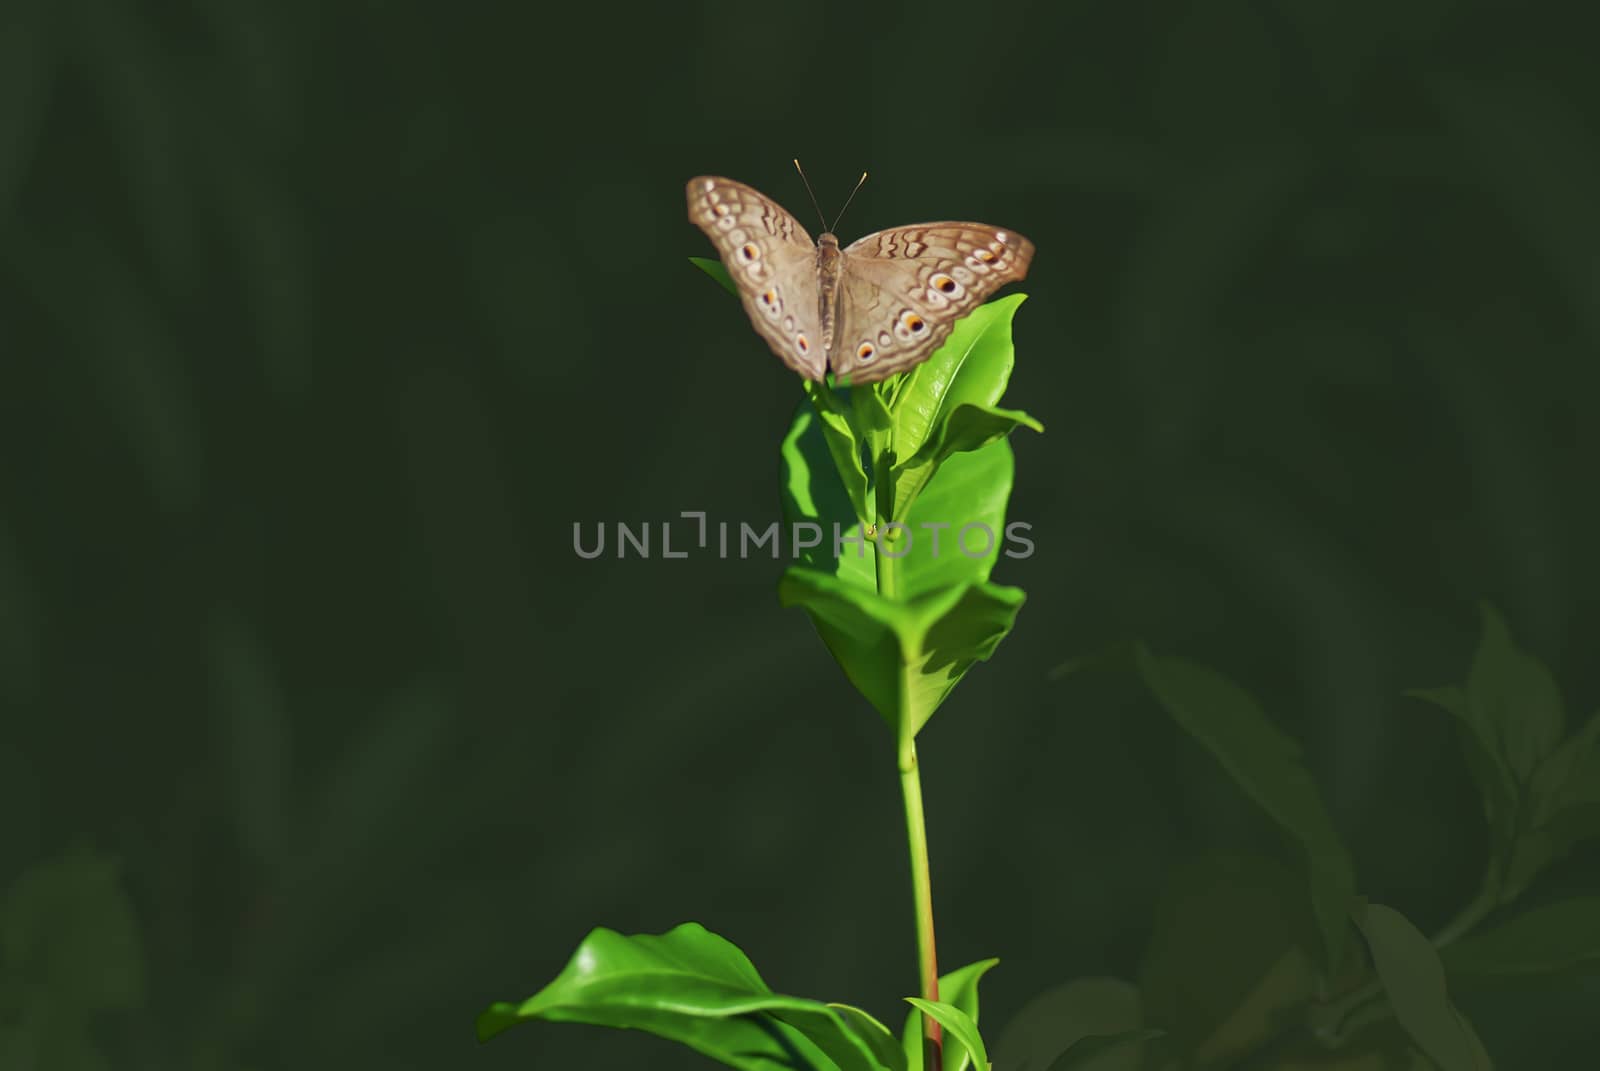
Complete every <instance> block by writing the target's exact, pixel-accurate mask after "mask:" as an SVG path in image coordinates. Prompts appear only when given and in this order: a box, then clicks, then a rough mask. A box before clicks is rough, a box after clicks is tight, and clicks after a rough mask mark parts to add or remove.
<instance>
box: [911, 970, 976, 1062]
mask: <svg viewBox="0 0 1600 1071" xmlns="http://www.w3.org/2000/svg"><path fill="white" fill-rule="evenodd" d="M999 962H1000V961H999V960H998V959H981V960H979V961H978V962H976V963H969V964H967V965H966V966H965V967H957V968H956V969H955V970H953V971H951V972H950V973H948V974H942V975H940V976H939V999H940V1000H942V1001H944V1002H945V1003H946V1004H951V1005H954V1006H955V1007H957V1008H960V1009H961V1010H962V1011H963V1012H965V1013H966V1014H967V1015H968V1016H969V1017H970V1018H971V1019H972V1021H973V1022H974V1023H976V1022H977V1021H978V980H979V979H980V978H982V977H983V976H984V975H985V974H987V973H988V972H989V969H990V968H991V967H993V966H994V965H995V964H997V963H999ZM900 1050H901V1051H900V1054H901V1058H902V1059H903V1060H905V1062H906V1069H907V1071H922V1013H921V1012H920V1011H918V1010H916V1009H915V1008H913V1009H912V1010H911V1011H910V1012H908V1013H907V1014H906V1021H905V1025H904V1026H903V1027H901V1029H900ZM940 1064H941V1066H942V1067H943V1071H965V1069H966V1068H968V1067H971V1066H972V1062H971V1056H970V1055H969V1054H968V1053H967V1050H966V1049H965V1048H963V1047H962V1046H960V1045H946V1046H945V1047H944V1053H943V1056H942V1058H941V1060H940Z"/></svg>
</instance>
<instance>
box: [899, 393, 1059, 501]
mask: <svg viewBox="0 0 1600 1071" xmlns="http://www.w3.org/2000/svg"><path fill="white" fill-rule="evenodd" d="M1019 427H1029V428H1032V429H1033V430H1034V431H1044V425H1043V424H1040V423H1039V422H1038V421H1037V420H1035V419H1033V417H1031V416H1029V415H1028V414H1027V413H1024V412H1022V411H1021V410H1015V409H996V408H993V407H992V406H983V405H973V404H970V403H966V402H963V403H961V404H960V405H958V406H956V408H955V409H954V410H952V411H951V412H950V415H949V417H948V418H947V419H946V420H945V421H944V422H943V423H942V424H940V425H939V428H938V430H937V433H936V434H935V435H934V436H933V437H932V438H930V439H928V440H927V441H926V442H924V443H923V444H922V446H921V448H920V449H918V450H917V452H916V453H915V454H914V455H912V456H911V457H910V458H908V459H907V460H906V461H904V462H902V463H901V464H898V465H896V466H894V468H893V469H892V470H891V472H890V476H891V479H892V481H893V486H894V505H893V507H892V509H891V510H890V511H889V512H888V513H887V516H889V517H904V516H906V515H907V514H908V513H910V511H911V507H912V505H913V504H914V503H915V502H916V499H917V496H918V495H920V494H921V493H922V489H923V488H924V487H926V486H927V484H928V481H929V480H930V479H932V478H933V474H934V473H935V472H937V471H938V470H939V466H941V465H943V464H944V463H945V462H946V461H948V460H949V459H950V457H951V456H952V455H954V454H959V453H968V452H971V451H974V450H981V449H983V448H984V447H985V446H988V445H989V444H990V443H993V442H996V441H998V440H1000V439H1004V438H1005V437H1006V436H1008V435H1010V434H1011V433H1012V432H1013V431H1015V430H1016V429H1017V428H1019ZM896 445H898V444H896Z"/></svg>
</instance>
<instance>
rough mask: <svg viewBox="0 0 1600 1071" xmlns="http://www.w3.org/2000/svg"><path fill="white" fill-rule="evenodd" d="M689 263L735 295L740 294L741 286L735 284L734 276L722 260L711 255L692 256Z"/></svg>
mask: <svg viewBox="0 0 1600 1071" xmlns="http://www.w3.org/2000/svg"><path fill="white" fill-rule="evenodd" d="M689 263H690V264H693V265H694V266H695V267H697V268H699V269H700V270H701V271H703V272H705V273H706V274H707V275H709V276H711V278H713V279H715V280H716V281H717V282H719V283H721V284H722V287H723V289H724V290H726V291H727V292H728V293H730V294H732V295H733V296H734V297H738V296H739V288H738V287H737V286H734V285H733V277H732V276H730V275H729V274H728V269H727V268H726V267H724V266H723V264H722V261H720V260H713V259H712V258H711V257H690V258H689Z"/></svg>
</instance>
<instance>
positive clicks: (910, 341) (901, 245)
mask: <svg viewBox="0 0 1600 1071" xmlns="http://www.w3.org/2000/svg"><path fill="white" fill-rule="evenodd" d="M688 196H689V221H690V222H691V223H693V224H695V226H697V227H699V228H700V229H701V230H703V231H705V232H706V234H707V235H708V236H710V238H711V241H712V243H713V244H714V245H715V246H716V247H717V252H718V253H719V254H720V255H721V256H722V263H723V264H724V265H725V266H726V267H727V269H728V275H729V276H730V277H731V278H732V279H733V283H734V285H735V287H736V288H737V289H738V291H739V300H740V301H741V302H743V304H744V308H745V312H746V313H748V314H749V316H750V322H751V323H752V324H754V325H755V329H756V332H757V333H758V334H760V335H761V337H762V338H764V339H766V342H767V345H768V346H770V347H771V348H772V352H773V353H775V354H777V355H778V359H779V360H781V361H783V363H784V364H786V365H788V366H789V367H790V368H792V369H794V370H795V371H796V372H799V373H800V374H801V375H803V376H805V377H806V378H807V379H811V380H815V381H817V382H822V381H823V376H824V373H826V372H828V371H830V370H831V371H832V372H833V374H834V376H835V377H836V378H837V379H839V380H841V381H845V382H848V383H852V384H854V383H875V382H877V381H878V380H881V379H887V378H888V377H889V376H892V375H895V374H896V373H899V372H904V371H906V370H907V369H909V368H913V367H915V366H916V365H918V364H920V363H922V362H923V361H925V360H927V359H928V358H929V357H931V356H932V355H933V353H934V351H935V350H937V349H938V348H939V346H940V344H941V343H943V342H944V340H945V338H946V337H947V336H948V335H949V334H950V331H951V330H952V329H953V328H954V327H955V325H956V321H957V320H959V319H961V317H963V316H965V315H966V314H967V313H969V312H971V311H972V310H973V309H975V308H977V307H978V305H980V304H981V303H982V302H983V300H984V298H986V297H988V296H989V295H990V294H992V293H993V292H994V291H996V290H998V289H999V288H1000V287H1002V286H1004V285H1005V284H1006V283H1010V282H1015V281H1017V280H1019V279H1022V278H1023V277H1024V276H1026V275H1027V274H1028V265H1029V263H1030V262H1031V261H1032V260H1033V243H1032V242H1030V241H1028V240H1027V239H1026V238H1024V237H1022V235H1020V234H1018V233H1016V232H1015V231H1008V230H1002V229H1000V228H998V227H991V226H989V225H988V224H985V223H914V224H912V225H911V226H909V227H893V228H890V229H889V230H885V231H878V232H877V233H876V234H869V235H867V236H866V237H865V238H862V239H860V240H858V241H855V242H852V243H851V244H850V245H848V246H846V247H844V248H843V249H840V248H839V239H838V238H836V237H834V235H833V234H832V233H824V234H823V235H822V236H821V237H820V238H818V239H817V240H816V242H812V240H811V236H810V235H809V234H807V233H806V230H805V228H804V227H802V226H800V224H799V223H797V222H796V221H795V218H794V217H793V216H791V215H790V214H789V213H788V212H786V211H784V209H783V207H782V206H781V205H779V204H778V203H777V202H776V201H774V200H772V198H770V197H767V196H766V195H765V194H762V193H760V192H758V191H757V190H754V189H752V188H751V187H749V186H746V185H745V184H744V183H742V182H735V181H733V180H732V179H726V178H718V177H716V176H713V175H702V176H700V177H698V178H694V179H690V180H689V186H688Z"/></svg>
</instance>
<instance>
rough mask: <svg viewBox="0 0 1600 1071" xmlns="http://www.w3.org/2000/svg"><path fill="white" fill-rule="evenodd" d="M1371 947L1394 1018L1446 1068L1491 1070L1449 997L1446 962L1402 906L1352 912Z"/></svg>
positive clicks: (1449, 1070) (1376, 906) (1378, 906)
mask: <svg viewBox="0 0 1600 1071" xmlns="http://www.w3.org/2000/svg"><path fill="white" fill-rule="evenodd" d="M1352 915H1353V917H1354V918H1355V920H1356V923H1357V925H1358V926H1360V928H1361V932H1362V933H1363V934H1365V935H1366V938H1367V945H1368V946H1369V947H1370V948H1371V949H1372V963H1373V967H1374V968H1375V969H1376V971H1377V973H1378V977H1379V979H1380V980H1382V982H1383V988H1384V991H1385V992H1386V993H1387V994H1388V996H1389V1005H1390V1007H1392V1008H1393V1009H1394V1014H1395V1018H1396V1019H1398V1020H1399V1022H1400V1025H1401V1026H1403V1027H1405V1028H1406V1032H1407V1033H1409V1034H1410V1035H1411V1037H1412V1039H1413V1040H1414V1041H1416V1043H1417V1046H1418V1047H1419V1048H1421V1049H1422V1051H1423V1052H1425V1053H1427V1054H1428V1056H1429V1057H1431V1058H1432V1059H1433V1060H1434V1062H1435V1063H1437V1064H1438V1065H1439V1067H1440V1068H1441V1069H1442V1071H1490V1069H1489V1067H1487V1066H1486V1065H1485V1064H1484V1063H1483V1062H1482V1059H1481V1056H1480V1046H1479V1045H1478V1044H1476V1035H1475V1034H1474V1033H1473V1031H1472V1029H1471V1028H1470V1027H1469V1026H1467V1024H1466V1021H1465V1019H1463V1018H1462V1016H1461V1013H1460V1012H1459V1011H1457V1010H1456V1008H1455V1006H1454V1005H1453V1004H1451V1003H1450V995H1449V993H1448V992H1447V991H1446V988H1445V973H1444V965H1443V964H1442V963H1441V962H1440V961H1439V953H1438V952H1437V951H1436V950H1435V949H1434V947H1433V943H1432V942H1430V941H1429V940H1428V938H1427V937H1426V936H1424V935H1423V933H1422V931H1420V930H1418V929H1417V928H1416V927H1415V926H1413V925H1412V924H1411V922H1410V921H1409V920H1408V919H1407V918H1406V917H1405V916H1404V915H1402V914H1400V912H1398V911H1396V910H1394V909H1393V908H1391V907H1385V906H1384V905H1382V904H1372V903H1369V904H1367V905H1366V908H1365V910H1364V911H1356V912H1353V913H1352Z"/></svg>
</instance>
